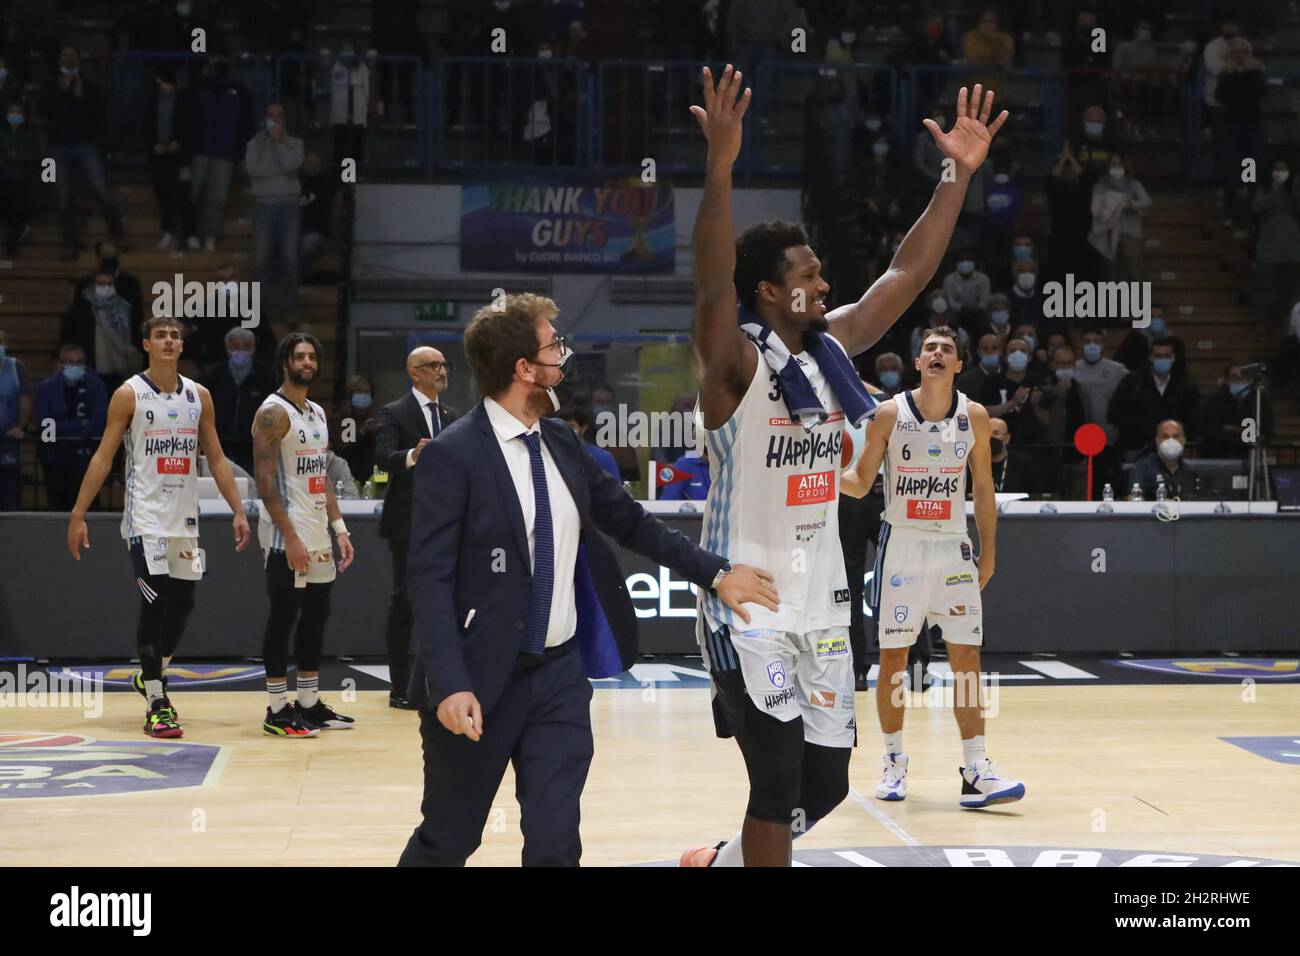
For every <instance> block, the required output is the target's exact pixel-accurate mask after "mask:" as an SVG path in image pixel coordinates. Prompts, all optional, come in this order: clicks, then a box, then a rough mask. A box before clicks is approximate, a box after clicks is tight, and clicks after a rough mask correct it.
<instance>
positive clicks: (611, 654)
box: [407, 401, 724, 712]
mask: <svg viewBox="0 0 1300 956" xmlns="http://www.w3.org/2000/svg"><path fill="white" fill-rule="evenodd" d="M541 431H542V440H543V441H544V442H545V443H546V447H547V449H548V450H549V451H550V453H551V456H552V457H553V458H554V459H555V464H556V466H557V467H558V469H559V471H560V474H561V475H562V476H563V478H564V483H565V485H566V486H567V487H568V489H569V492H570V494H572V495H573V501H574V503H575V504H576V505H577V508H578V517H579V520H580V522H581V525H582V528H581V536H580V545H579V552H578V561H577V566H576V567H575V569H574V573H575V576H576V577H575V581H574V586H575V587H574V590H575V593H576V596H577V605H578V626H577V633H576V635H575V636H576V639H577V640H578V647H579V649H580V651H581V653H582V659H583V663H584V665H585V667H586V671H587V676H589V677H610V676H612V675H614V674H617V673H619V672H620V671H622V670H624V669H626V668H627V667H629V666H631V663H632V661H633V659H634V658H635V656H636V651H637V633H636V615H635V613H634V612H633V609H632V603H631V599H630V598H629V597H628V594H627V589H626V587H625V585H624V580H623V572H622V571H621V570H620V569H619V567H618V562H617V560H616V559H615V557H614V553H613V549H612V548H610V547H609V545H608V544H606V542H605V541H604V540H603V539H602V538H601V535H600V533H599V532H604V533H605V534H608V535H609V536H610V537H612V538H613V539H614V540H615V541H617V542H618V543H619V544H621V545H622V546H623V547H625V548H628V549H629V550H631V551H635V552H637V553H638V554H642V555H645V556H646V557H647V558H649V559H650V560H652V561H655V562H657V563H659V564H660V565H663V566H665V567H669V568H672V569H673V570H674V571H676V572H677V573H678V574H680V575H681V576H683V577H685V578H686V579H687V580H689V581H692V582H693V583H695V584H696V585H698V586H699V587H701V588H708V587H709V585H710V584H711V583H712V582H713V578H714V576H715V575H716V574H717V573H718V569H719V568H721V567H722V565H723V563H724V559H723V558H721V557H718V556H717V555H712V554H709V553H708V552H707V551H703V550H701V549H700V548H699V547H697V546H696V545H695V544H694V543H693V542H692V541H691V540H690V539H689V538H687V537H686V536H685V535H683V534H681V533H680V532H678V531H674V530H673V529H671V528H669V527H668V526H667V525H665V524H664V523H663V522H662V521H660V520H659V519H658V518H656V517H655V516H653V515H651V514H650V513H648V512H647V511H646V510H645V509H644V508H642V507H641V506H640V505H639V504H637V502H636V501H634V500H633V499H632V497H631V496H630V495H629V494H628V493H627V490H626V489H625V488H624V487H623V485H622V483H621V482H619V481H616V480H615V479H613V478H611V477H610V476H609V475H608V474H606V473H605V471H604V469H602V468H601V467H600V465H598V464H597V463H596V461H595V460H594V459H593V458H592V456H591V454H590V452H589V451H588V450H587V445H586V443H585V442H584V441H583V440H582V439H581V438H579V437H578V435H577V434H576V433H575V432H574V431H573V429H572V428H570V427H569V426H568V425H567V424H565V423H564V422H562V421H559V420H557V419H550V418H544V419H542V421H541ZM531 587H532V563H531V560H530V557H529V553H528V539H527V536H526V531H525V528H524V518H523V511H522V510H521V509H520V507H519V496H518V494H517V492H516V491H515V485H514V481H513V480H512V479H511V476H510V471H509V469H508V468H507V466H506V460H505V456H504V455H502V454H501V447H500V445H499V444H498V443H497V437H496V434H495V433H494V432H493V431H492V424H491V422H490V421H489V419H488V415H487V410H486V409H485V408H484V406H483V403H482V402H481V401H480V402H479V403H478V404H477V405H476V406H474V408H473V410H472V411H470V413H469V414H467V415H465V416H464V417H463V418H460V419H459V420H457V421H456V422H454V423H453V424H451V425H449V426H447V427H446V428H444V429H443V431H442V433H441V434H440V435H439V436H438V437H437V438H435V439H434V440H433V442H432V443H431V444H430V445H429V446H428V447H427V448H426V449H425V451H424V452H423V453H422V454H421V455H420V458H419V460H418V461H417V462H416V466H415V475H414V489H413V498H412V512H411V543H410V550H409V554H408V559H407V593H408V594H409V595H410V599H411V611H412V614H413V617H414V628H413V630H414V635H415V639H416V642H417V647H418V649H419V653H418V654H417V656H416V663H415V667H414V670H413V672H412V680H411V688H410V693H411V699H412V702H413V703H415V704H416V705H417V706H419V707H421V708H425V709H429V710H432V709H435V708H436V707H437V706H438V704H439V703H441V702H442V700H443V699H444V698H446V697H448V696H449V695H451V694H454V693H457V692H459V691H473V692H474V694H475V695H476V696H477V697H478V700H479V703H480V704H481V705H482V707H483V710H484V711H485V712H486V711H487V710H488V709H490V708H491V707H492V705H493V703H494V702H495V701H496V699H497V697H498V696H500V694H501V690H502V688H503V687H504V686H505V683H506V680H507V679H508V678H509V676H510V673H511V671H512V669H513V668H514V666H515V661H516V658H517V657H518V656H519V653H520V650H521V649H522V647H523V640H524V628H525V624H526V622H527V620H528V600H529V595H530V590H531ZM471 610H472V611H474V616H473V619H472V620H471V621H470V624H469V627H468V628H466V627H465V621H466V619H467V618H468V617H469V614H470V611H471Z"/></svg>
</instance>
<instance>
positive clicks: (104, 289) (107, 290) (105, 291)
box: [95, 284, 117, 299]
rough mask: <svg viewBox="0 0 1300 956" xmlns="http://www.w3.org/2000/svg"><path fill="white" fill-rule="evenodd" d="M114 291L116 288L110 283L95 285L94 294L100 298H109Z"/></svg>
mask: <svg viewBox="0 0 1300 956" xmlns="http://www.w3.org/2000/svg"><path fill="white" fill-rule="evenodd" d="M116 291H117V290H116V289H115V288H114V287H113V286H111V285H99V284H96V285H95V295H97V296H98V297H99V298H101V299H108V298H111V297H112V295H113V293H114V292H116Z"/></svg>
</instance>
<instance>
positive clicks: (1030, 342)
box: [1020, 335, 1038, 352]
mask: <svg viewBox="0 0 1300 956" xmlns="http://www.w3.org/2000/svg"><path fill="white" fill-rule="evenodd" d="M1020 337H1021V338H1022V339H1024V340H1025V344H1026V345H1028V346H1029V351H1031V352H1032V351H1033V350H1034V346H1035V345H1037V344H1038V339H1036V338H1035V337H1034V336H1032V335H1022V336H1020Z"/></svg>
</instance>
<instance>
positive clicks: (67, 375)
mask: <svg viewBox="0 0 1300 956" xmlns="http://www.w3.org/2000/svg"><path fill="white" fill-rule="evenodd" d="M85 374H86V366H84V365H65V366H63V380H64V381H65V382H67V383H68V384H69V385H76V384H77V383H78V382H80V381H81V379H82V377H83V376H84V375H85Z"/></svg>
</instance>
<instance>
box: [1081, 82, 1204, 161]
mask: <svg viewBox="0 0 1300 956" xmlns="http://www.w3.org/2000/svg"><path fill="white" fill-rule="evenodd" d="M1190 79H1191V76H1190V75H1189V73H1188V72H1187V71H1185V70H1181V69H1174V68H1152V69H1141V70H1133V71H1127V72H1121V71H1119V70H1102V69H1093V68H1076V69H1070V70H1066V71H1065V73H1064V84H1065V86H1064V91H1063V92H1064V104H1065V110H1064V116H1063V121H1064V122H1065V124H1066V125H1067V130H1066V131H1065V132H1064V133H1063V135H1064V136H1066V137H1067V138H1068V137H1069V136H1070V132H1069V128H1072V127H1073V126H1075V125H1077V124H1078V123H1079V122H1080V119H1079V118H1080V117H1081V116H1082V115H1083V111H1084V110H1085V109H1087V108H1088V107H1089V106H1094V105H1095V106H1100V107H1101V108H1102V109H1104V110H1105V111H1106V116H1107V125H1108V126H1110V127H1111V128H1112V130H1113V131H1114V135H1115V139H1116V141H1117V142H1122V143H1124V144H1125V148H1126V149H1128V150H1130V151H1132V150H1136V149H1140V148H1141V147H1142V145H1143V144H1144V143H1162V142H1163V143H1170V142H1172V143H1177V144H1180V145H1181V147H1182V148H1181V149H1180V150H1179V156H1180V157H1181V160H1182V162H1181V168H1180V170H1179V172H1180V173H1181V174H1182V176H1183V177H1184V179H1189V178H1191V177H1192V175H1193V173H1194V170H1195V169H1196V168H1197V164H1198V163H1199V161H1200V153H1201V145H1202V144H1201V117H1202V112H1201V105H1202V100H1201V97H1200V90H1199V87H1193V86H1192V85H1191V83H1190Z"/></svg>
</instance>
